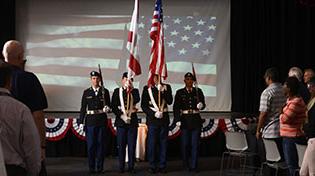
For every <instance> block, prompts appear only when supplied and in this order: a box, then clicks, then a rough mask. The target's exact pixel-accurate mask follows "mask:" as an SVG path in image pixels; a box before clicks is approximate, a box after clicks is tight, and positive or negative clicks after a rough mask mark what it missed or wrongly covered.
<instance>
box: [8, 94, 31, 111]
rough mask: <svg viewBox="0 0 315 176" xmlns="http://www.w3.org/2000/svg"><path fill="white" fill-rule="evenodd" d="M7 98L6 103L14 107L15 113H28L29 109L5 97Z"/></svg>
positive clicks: (13, 99) (15, 100)
mask: <svg viewBox="0 0 315 176" xmlns="http://www.w3.org/2000/svg"><path fill="white" fill-rule="evenodd" d="M7 98H8V102H10V103H9V104H10V105H12V106H14V107H15V111H16V112H22V111H30V109H29V108H28V107H27V106H26V105H25V104H24V103H22V102H20V101H19V100H17V99H15V98H13V97H11V96H7Z"/></svg>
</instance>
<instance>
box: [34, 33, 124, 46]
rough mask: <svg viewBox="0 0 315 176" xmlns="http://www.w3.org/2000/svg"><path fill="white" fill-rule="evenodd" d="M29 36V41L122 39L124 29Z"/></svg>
mask: <svg viewBox="0 0 315 176" xmlns="http://www.w3.org/2000/svg"><path fill="white" fill-rule="evenodd" d="M33 35H34V36H32V35H31V36H30V40H29V42H35V43H37V42H47V41H51V40H56V39H65V38H104V39H122V38H123V37H124V35H125V31H124V30H100V31H87V32H80V33H78V34H74V33H71V34H60V35H48V34H47V35H46V34H36V36H35V34H33Z"/></svg>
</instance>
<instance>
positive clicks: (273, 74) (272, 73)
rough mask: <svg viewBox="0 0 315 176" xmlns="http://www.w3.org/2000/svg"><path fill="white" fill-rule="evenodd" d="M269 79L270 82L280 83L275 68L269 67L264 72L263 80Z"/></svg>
mask: <svg viewBox="0 0 315 176" xmlns="http://www.w3.org/2000/svg"><path fill="white" fill-rule="evenodd" d="M267 77H269V78H270V79H271V80H272V82H280V74H279V71H278V69H277V68H275V67H271V68H268V69H267V70H266V72H265V75H264V78H267Z"/></svg>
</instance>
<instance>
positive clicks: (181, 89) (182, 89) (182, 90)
mask: <svg viewBox="0 0 315 176" xmlns="http://www.w3.org/2000/svg"><path fill="white" fill-rule="evenodd" d="M184 91H185V87H183V88H180V89H177V91H176V93H182V92H184Z"/></svg>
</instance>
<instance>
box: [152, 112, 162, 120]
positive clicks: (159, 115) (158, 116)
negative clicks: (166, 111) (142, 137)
mask: <svg viewBox="0 0 315 176" xmlns="http://www.w3.org/2000/svg"><path fill="white" fill-rule="evenodd" d="M154 116H155V117H156V118H158V119H161V118H162V117H163V112H161V111H156V112H155V114H154Z"/></svg>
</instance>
